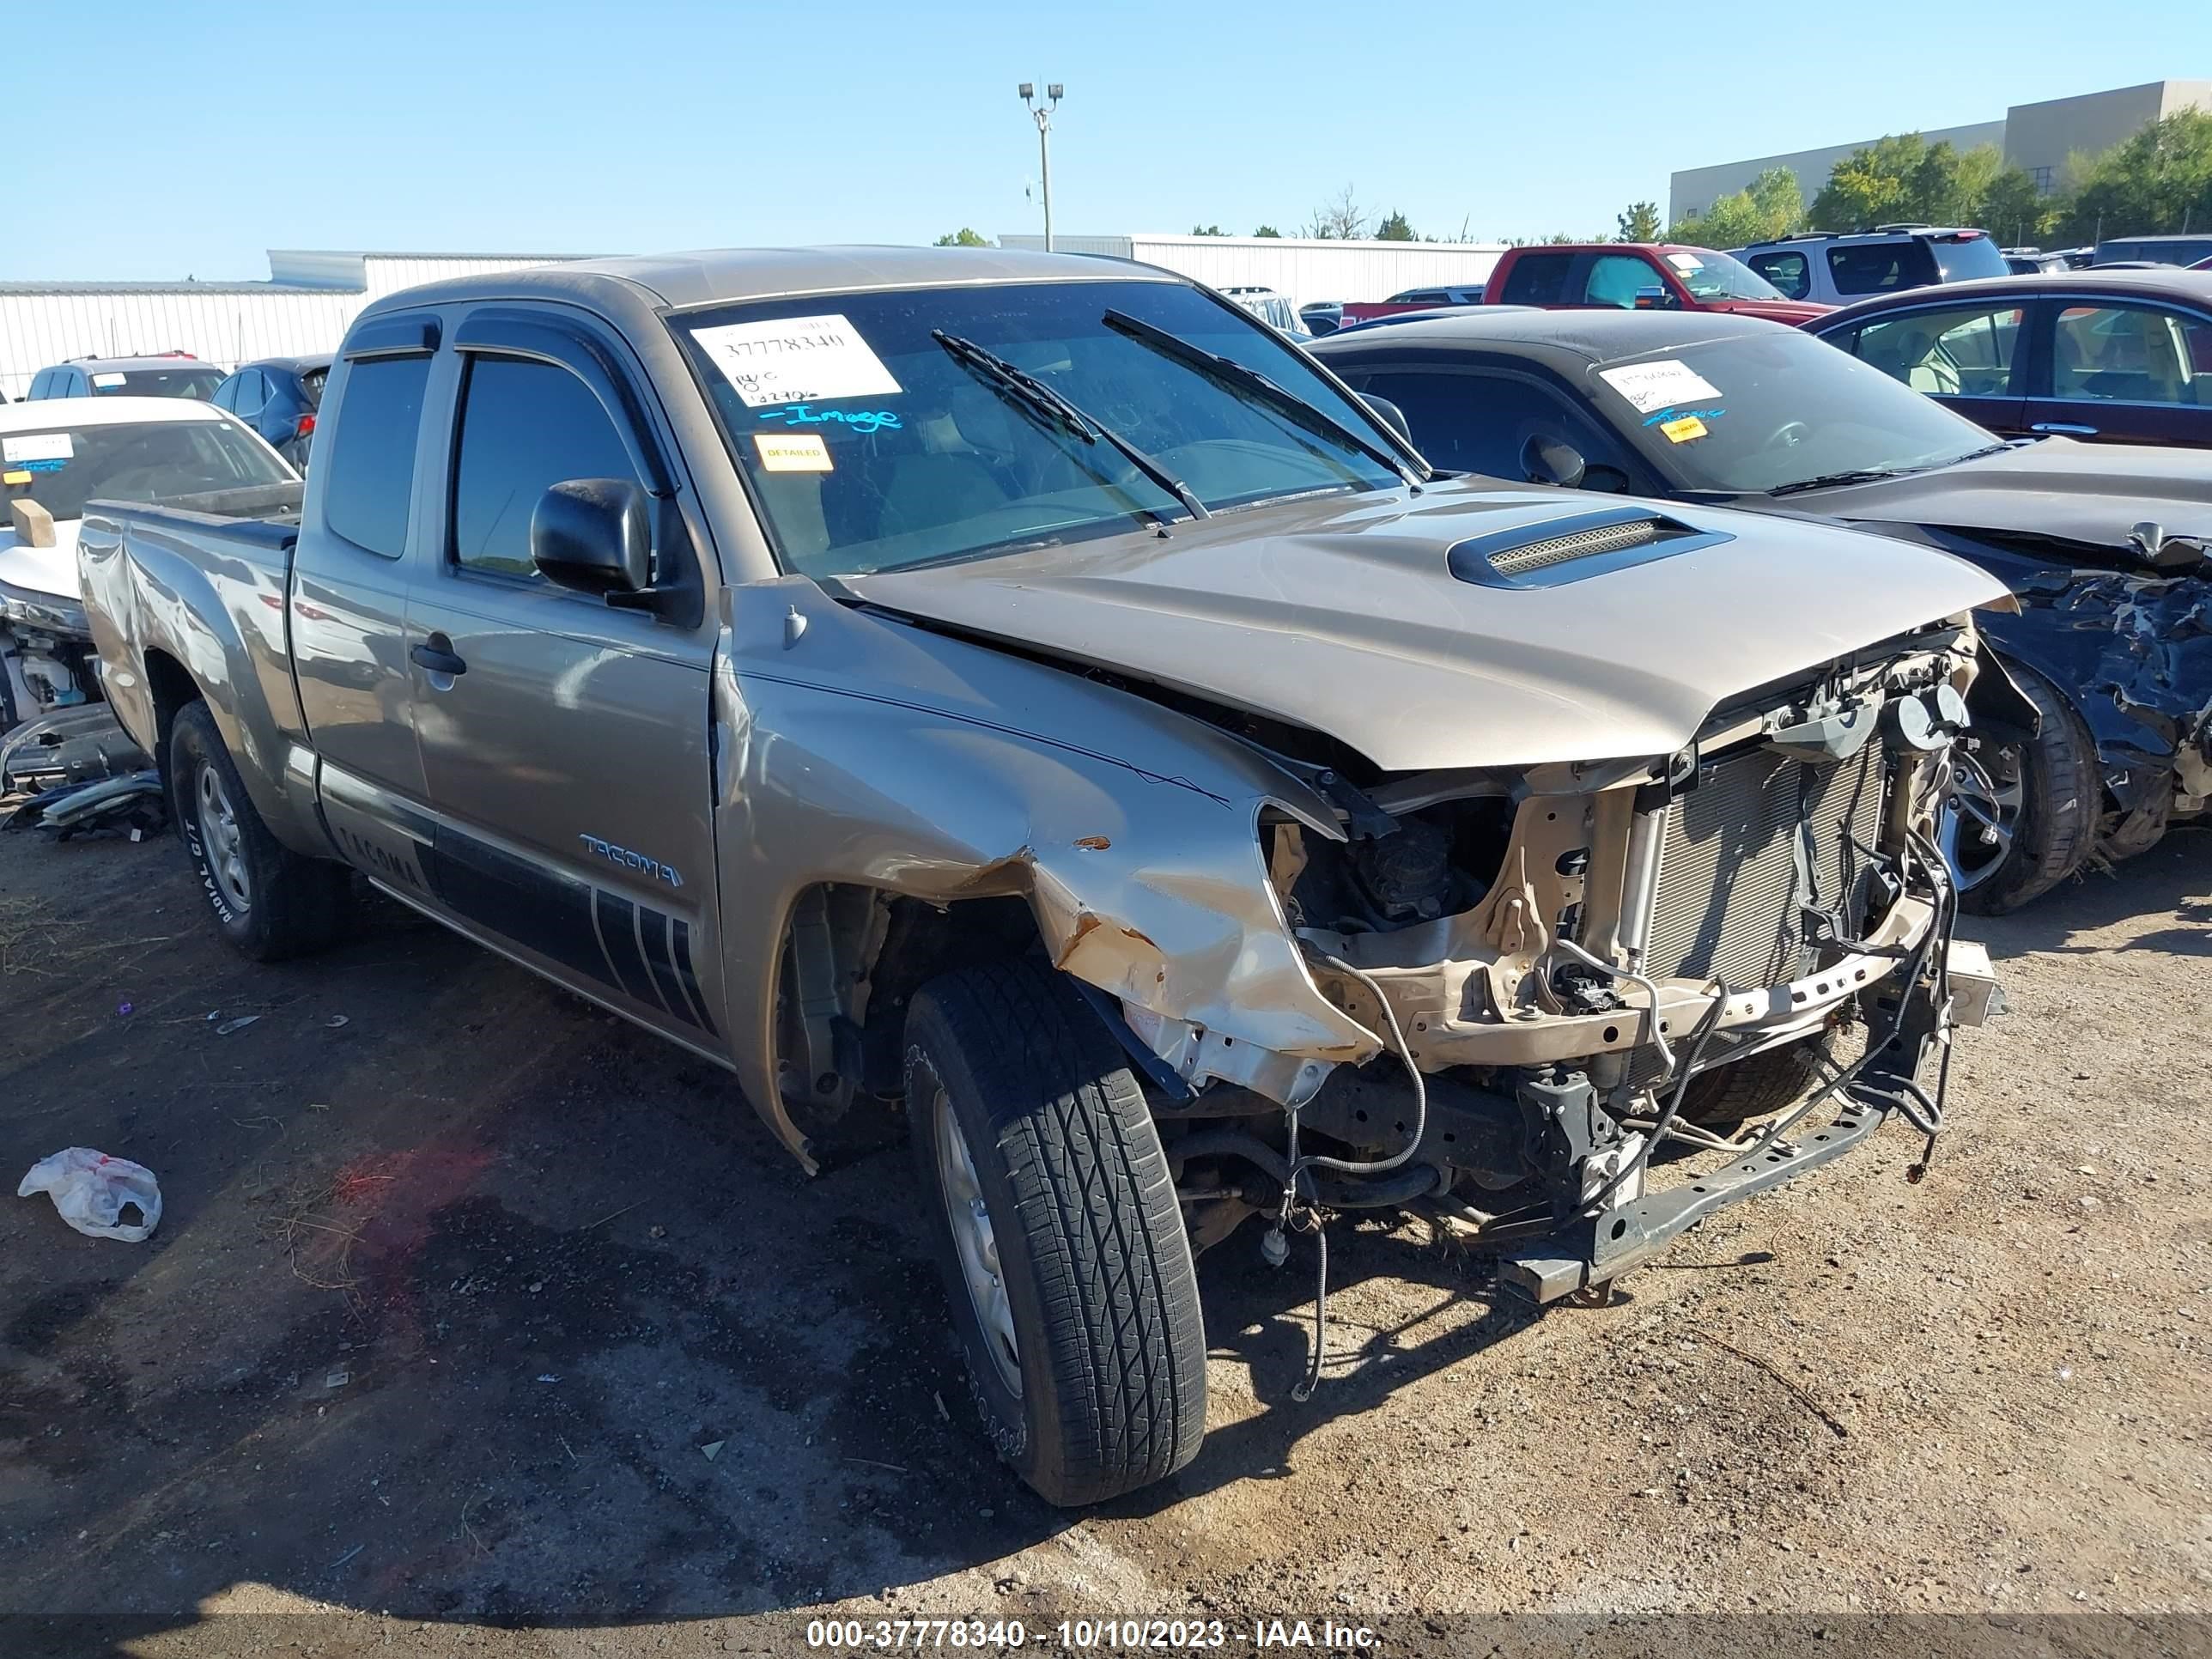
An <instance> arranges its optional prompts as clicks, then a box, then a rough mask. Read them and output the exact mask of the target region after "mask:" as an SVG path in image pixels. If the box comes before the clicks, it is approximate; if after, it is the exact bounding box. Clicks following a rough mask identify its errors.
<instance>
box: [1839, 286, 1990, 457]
mask: <svg viewBox="0 0 2212 1659" xmlns="http://www.w3.org/2000/svg"><path fill="white" fill-rule="evenodd" d="M2027 309H2028V308H2027V302H2026V301H2022V300H2020V299H2018V298H2010V299H1991V300H1984V301H1978V302H1976V303H1973V304H1970V305H1919V306H1910V307H1904V308H1901V309H1899V310H1897V311H1893V312H1885V313H1883V314H1881V316H1879V317H1874V318H1870V319H1868V320H1867V321H1865V322H1863V323H1862V324H1860V325H1858V326H1857V328H1856V329H1853V330H1850V331H1848V332H1846V333H1843V334H1840V335H1838V334H1831V335H1826V336H1823V337H1824V338H1826V339H1827V340H1828V341H1829V343H1831V344H1835V345H1840V346H1842V347H1843V348H1844V349H1845V350H1846V351H1849V352H1850V354H1851V355H1852V356H1855V357H1857V358H1858V359H1859V360H1860V361H1861V362H1866V363H1869V364H1871V365H1873V366H1874V367H1875V368H1879V369H1880V370H1881V372H1882V373H1883V374H1887V375H1888V376H1889V377H1890V378H1891V379H1892V380H1898V381H1900V382H1902V383H1903V384H1904V385H1905V386H1911V388H1912V389H1913V390H1914V391H1915V392H1925V393H1926V394H1927V395H1928V396H1929V397H1931V398H1935V400H1936V402H1937V403H1939V404H1942V405H1943V406H1944V407H1945V408H1946V409H1949V410H1954V411H1956V412H1957V413H1959V414H1960V415H1963V416H1966V418H1967V419H1968V420H1970V421H1972V422H1975V423H1976V424H1977V425H1979V426H1983V427H1986V428H1988V429H1989V430H1990V431H1991V432H1995V433H1997V434H1999V435H2002V436H2005V437H2015V436H2017V435H2020V433H2021V432H2022V431H2023V430H2025V429H2026V423H2027V414H2026V410H2027V402H2026V398H2025V396H2024V393H2025V389H2026V386H2027V343H2028V337H2029V325H2028V321H2027Z"/></svg>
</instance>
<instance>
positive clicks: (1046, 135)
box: [1021, 81, 1060, 253]
mask: <svg viewBox="0 0 2212 1659" xmlns="http://www.w3.org/2000/svg"><path fill="white" fill-rule="evenodd" d="M1021 94H1022V102H1023V103H1024V105H1026V106H1028V108H1029V112H1030V119H1031V120H1033V121H1035V122H1036V129H1037V165H1038V166H1039V167H1040V168H1041V169H1042V173H1043V179H1044V251H1045V252H1047V253H1049V252H1052V112H1053V111H1054V110H1055V109H1057V108H1058V107H1059V106H1060V82H1057V81H1054V82H1048V83H1047V85H1046V87H1045V89H1044V102H1042V104H1040V103H1039V102H1037V100H1036V82H1034V81H1024V82H1022V84H1021Z"/></svg>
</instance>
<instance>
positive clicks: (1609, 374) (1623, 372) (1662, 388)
mask: <svg viewBox="0 0 2212 1659" xmlns="http://www.w3.org/2000/svg"><path fill="white" fill-rule="evenodd" d="M1597 377H1598V379H1600V380H1603V381H1604V382H1605V383H1606V384H1607V386H1611V387H1612V388H1613V390H1614V391H1615V392H1619V393H1620V395H1621V396H1622V397H1624V398H1627V399H1628V401H1629V402H1630V403H1631V404H1633V405H1634V406H1635V409H1636V412H1637V413H1638V414H1639V415H1650V414H1655V413H1656V412H1657V411H1658V410H1662V409H1664V408H1666V407H1667V406H1668V404H1686V403H1691V402H1694V401H1695V400H1696V399H1698V398H1717V397H1719V396H1720V395H1721V389H1720V388H1719V387H1718V386H1715V385H1714V384H1713V383H1712V382H1711V381H1710V380H1706V379H1705V377H1704V376H1703V375H1701V374H1699V373H1698V372H1697V371H1696V370H1695V369H1693V368H1691V367H1690V366H1689V365H1688V364H1687V363H1685V362H1678V361H1677V360H1676V359H1674V358H1673V357H1662V358H1661V359H1660V360H1659V361H1658V362H1656V363H1622V364H1621V365H1620V366H1619V367H1618V368H1601V369H1600V370H1598V372H1597Z"/></svg>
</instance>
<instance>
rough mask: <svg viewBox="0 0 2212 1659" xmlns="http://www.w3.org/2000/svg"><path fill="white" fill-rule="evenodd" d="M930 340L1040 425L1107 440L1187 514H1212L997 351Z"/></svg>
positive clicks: (1177, 482) (938, 334)
mask: <svg viewBox="0 0 2212 1659" xmlns="http://www.w3.org/2000/svg"><path fill="white" fill-rule="evenodd" d="M929 337H930V338H931V339H933V340H934V341H936V342H937V343H938V344H939V345H941V346H943V347H944V348H945V350H946V351H947V352H949V353H951V357H952V361H953V362H956V363H958V364H959V365H960V366H961V367H962V368H964V369H966V370H967V371H968V372H969V374H973V375H974V376H975V378H976V379H977V380H981V381H982V382H983V384H984V385H986V386H989V387H990V388H991V389H992V390H993V391H994V392H997V393H998V394H999V395H1000V397H1002V398H1006V401H1007V402H1008V403H1011V404H1013V405H1014V406H1015V407H1016V408H1017V409H1019V410H1021V411H1022V412H1023V413H1024V414H1025V415H1027V416H1030V418H1031V419H1032V420H1035V421H1036V422H1038V423H1039V424H1040V425H1042V426H1045V427H1047V428H1058V429H1060V431H1062V432H1065V433H1067V434H1068V435H1070V436H1072V437H1076V438H1080V439H1081V440H1082V441H1084V442H1085V443H1087V444H1095V443H1097V441H1099V440H1100V439H1101V438H1103V439H1104V440H1105V441H1107V442H1108V443H1109V444H1111V445H1113V446H1114V447H1115V448H1116V449H1118V450H1119V451H1121V453H1122V454H1123V455H1124V456H1125V457H1127V459H1128V462H1129V465H1132V466H1133V467H1135V468H1136V469H1137V471H1139V472H1141V473H1143V474H1144V475H1145V476H1146V477H1147V478H1150V479H1151V480H1152V482H1153V483H1156V484H1158V486H1159V487H1160V488H1161V489H1164V490H1166V491H1167V492H1168V494H1169V495H1172V496H1174V497H1175V498H1176V500H1177V501H1181V502H1182V507H1183V511H1185V512H1186V513H1189V514H1190V516H1191V517H1192V518H1194V519H1209V518H1212V516H1213V515H1212V513H1208V512H1207V511H1206V503H1205V502H1204V501H1200V500H1199V499H1198V496H1197V495H1196V493H1195V492H1194V491H1193V490H1192V489H1191V487H1190V486H1189V485H1188V484H1187V483H1184V482H1183V481H1182V479H1181V478H1178V477H1176V475H1175V474H1174V473H1172V472H1170V471H1168V469H1167V468H1166V467H1165V466H1164V465H1161V464H1160V462H1159V461H1158V460H1157V459H1154V458H1153V457H1152V455H1150V454H1149V453H1146V451H1144V450H1142V449H1140V448H1139V447H1137V446H1136V445H1135V444H1133V443H1131V442H1130V441H1128V440H1127V438H1125V437H1123V436H1122V435H1121V434H1120V433H1118V432H1116V431H1115V430H1114V428H1111V427H1109V426H1108V425H1107V424H1106V423H1105V422H1103V421H1100V420H1098V419H1097V418H1095V417H1094V416H1090V415H1086V414H1085V413H1084V412H1083V410H1080V409H1079V408H1077V407H1076V406H1075V405H1074V404H1072V403H1070V402H1068V400H1067V399H1066V398H1063V397H1061V396H1060V393H1059V392H1055V391H1054V390H1053V389H1052V388H1051V387H1050V386H1047V385H1046V384H1045V383H1044V382H1043V381H1042V380H1039V379H1037V377H1036V375H1034V374H1030V373H1029V372H1028V371H1027V370H1026V369H1022V368H1016V367H1015V366H1014V365H1013V364H1012V363H1010V362H1007V361H1006V359H1005V358H1004V357H1001V356H999V354H998V353H997V352H995V351H991V350H988V349H986V348H984V347H982V346H979V345H977V344H976V343H975V342H974V341H973V340H966V339H963V338H962V337H960V336H959V335H957V334H947V333H946V332H945V331H944V330H943V329H941V328H933V329H932V330H930V331H929ZM1145 511H1146V513H1149V514H1150V515H1151V516H1152V519H1154V520H1156V521H1158V523H1161V524H1166V523H1167V522H1168V518H1167V515H1166V514H1165V513H1161V512H1160V511H1158V509H1157V508H1154V507H1146V509H1145Z"/></svg>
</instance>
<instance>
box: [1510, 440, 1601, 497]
mask: <svg viewBox="0 0 2212 1659" xmlns="http://www.w3.org/2000/svg"><path fill="white" fill-rule="evenodd" d="M1521 471H1522V472H1524V473H1526V474H1527V475H1528V482H1529V483H1541V484H1557V485H1558V486H1559V488H1560V489H1579V488H1580V487H1581V485H1582V481H1583V473H1584V472H1586V471H1589V463H1587V462H1586V461H1584V460H1583V453H1582V451H1580V450H1579V449H1577V448H1576V447H1574V446H1573V445H1572V444H1570V443H1563V442H1561V441H1559V439H1557V438H1547V437H1545V436H1544V435H1542V434H1541V433H1538V434H1537V435H1535V436H1534V437H1533V438H1531V439H1529V440H1528V442H1527V443H1525V444H1522V446H1521Z"/></svg>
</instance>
